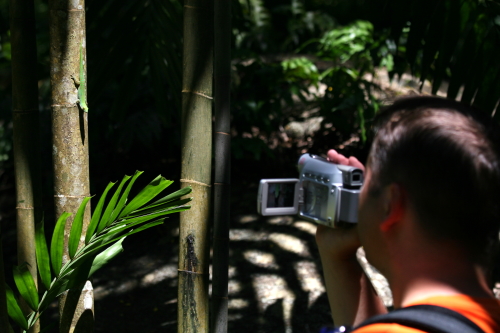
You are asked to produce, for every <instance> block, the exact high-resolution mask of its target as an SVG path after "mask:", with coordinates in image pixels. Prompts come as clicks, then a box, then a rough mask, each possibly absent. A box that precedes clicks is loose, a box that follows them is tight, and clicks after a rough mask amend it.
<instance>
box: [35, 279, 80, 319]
mask: <svg viewBox="0 0 500 333" xmlns="http://www.w3.org/2000/svg"><path fill="white" fill-rule="evenodd" d="M72 272H74V270H68V271H67V272H66V273H65V274H64V275H63V274H61V275H60V276H58V277H57V278H56V279H54V281H52V285H51V286H50V289H49V290H47V291H46V292H45V294H43V296H42V300H41V301H40V305H39V307H38V310H39V311H40V312H41V311H44V310H45V309H46V308H47V307H48V306H49V305H50V303H52V301H54V300H55V299H56V298H57V296H59V295H60V294H62V293H63V292H65V291H66V290H68V288H67V285H68V282H69V279H70V277H71V273H72Z"/></svg>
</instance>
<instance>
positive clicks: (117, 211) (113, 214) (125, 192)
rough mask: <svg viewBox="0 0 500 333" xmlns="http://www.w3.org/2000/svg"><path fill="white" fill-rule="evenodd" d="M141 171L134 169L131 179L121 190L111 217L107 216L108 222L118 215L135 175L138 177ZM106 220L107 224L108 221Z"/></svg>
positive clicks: (135, 177)
mask: <svg viewBox="0 0 500 333" xmlns="http://www.w3.org/2000/svg"><path fill="white" fill-rule="evenodd" d="M142 173H143V171H136V172H135V174H134V176H133V177H132V179H131V180H130V182H129V183H128V185H127V188H126V189H125V191H123V194H122V195H121V197H120V200H119V201H118V204H117V205H116V207H115V209H114V210H113V213H112V214H111V217H110V218H109V221H110V222H113V221H114V220H115V218H116V217H117V216H118V214H119V213H120V212H121V211H122V209H123V206H125V203H126V202H127V198H128V194H129V193H130V189H131V188H132V185H134V183H135V180H136V179H137V177H139V176H140V175H141V174H142ZM110 222H108V224H109V223H110Z"/></svg>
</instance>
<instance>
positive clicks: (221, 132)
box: [215, 132, 229, 135]
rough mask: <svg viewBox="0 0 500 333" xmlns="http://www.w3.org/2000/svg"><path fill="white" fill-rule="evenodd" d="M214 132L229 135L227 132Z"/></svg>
mask: <svg viewBox="0 0 500 333" xmlns="http://www.w3.org/2000/svg"><path fill="white" fill-rule="evenodd" d="M215 133H216V134H224V135H229V133H227V132H215Z"/></svg>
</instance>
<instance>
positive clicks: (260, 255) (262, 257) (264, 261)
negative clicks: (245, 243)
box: [243, 250, 279, 269]
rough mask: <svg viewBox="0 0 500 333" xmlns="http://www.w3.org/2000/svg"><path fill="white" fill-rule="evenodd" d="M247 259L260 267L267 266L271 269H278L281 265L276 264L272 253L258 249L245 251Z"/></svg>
mask: <svg viewBox="0 0 500 333" xmlns="http://www.w3.org/2000/svg"><path fill="white" fill-rule="evenodd" d="M243 256H244V257H245V259H246V260H248V261H249V262H251V263H252V264H254V265H256V266H260V267H266V268H271V269H278V268H279V266H278V264H276V259H275V258H274V255H272V254H271V253H266V252H262V251H256V250H248V251H245V252H244V253H243Z"/></svg>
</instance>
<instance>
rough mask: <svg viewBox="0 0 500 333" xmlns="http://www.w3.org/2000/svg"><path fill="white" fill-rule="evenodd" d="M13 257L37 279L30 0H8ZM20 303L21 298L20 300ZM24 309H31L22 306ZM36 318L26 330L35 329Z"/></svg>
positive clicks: (33, 52)
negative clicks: (14, 219)
mask: <svg viewBox="0 0 500 333" xmlns="http://www.w3.org/2000/svg"><path fill="white" fill-rule="evenodd" d="M10 28H11V45H12V109H13V120H14V138H13V141H14V167H15V174H16V211H17V257H18V262H19V264H20V265H21V264H23V263H25V262H27V263H28V269H29V270H30V272H31V275H32V276H33V278H34V280H35V283H37V268H36V267H37V266H36V255H35V223H36V222H40V220H41V217H42V207H41V205H42V192H41V173H40V148H39V142H40V138H39V129H38V127H39V118H38V82H37V73H36V66H37V60H36V54H37V52H36V35H35V12H34V3H33V0H11V1H10ZM23 303H24V302H23ZM23 308H24V311H25V313H30V312H31V310H30V309H29V307H28V306H27V305H24V306H23ZM39 330H40V324H39V322H37V323H36V324H35V325H34V326H33V327H32V328H31V329H30V332H38V331H39Z"/></svg>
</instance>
